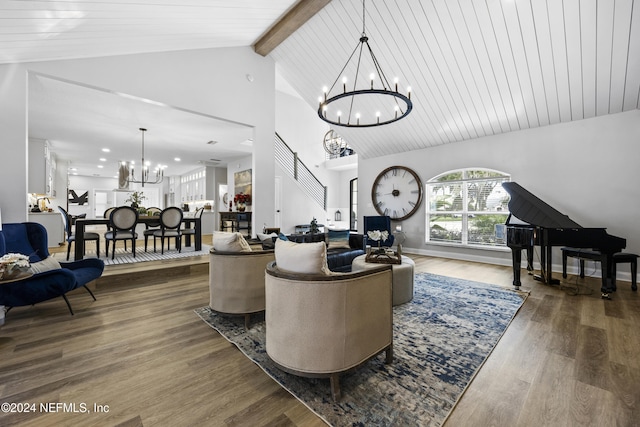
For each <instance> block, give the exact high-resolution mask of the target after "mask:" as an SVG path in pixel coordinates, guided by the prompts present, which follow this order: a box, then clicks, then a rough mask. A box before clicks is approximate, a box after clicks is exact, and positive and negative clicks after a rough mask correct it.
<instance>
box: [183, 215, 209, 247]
mask: <svg viewBox="0 0 640 427" xmlns="http://www.w3.org/2000/svg"><path fill="white" fill-rule="evenodd" d="M202 212H204V208H198V209H196V211H195V212H194V213H193V217H194V218H202ZM180 232H181V233H182V235H183V236H187V237H186V246H190V245H191V236H195V234H196V228H195V224H194V226H193V227H189V228H186V225H185V228H183V229H182V230H180Z"/></svg>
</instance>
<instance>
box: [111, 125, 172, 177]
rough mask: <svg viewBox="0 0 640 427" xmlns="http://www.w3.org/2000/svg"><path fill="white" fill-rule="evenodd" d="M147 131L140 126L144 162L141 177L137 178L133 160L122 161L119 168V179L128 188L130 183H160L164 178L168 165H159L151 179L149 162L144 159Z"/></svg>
mask: <svg viewBox="0 0 640 427" xmlns="http://www.w3.org/2000/svg"><path fill="white" fill-rule="evenodd" d="M146 131H147V129H145V128H140V132H142V162H141V168H142V171H141V173H140V179H136V178H135V170H134V168H133V165H134V163H133V162H121V163H120V170H119V181H120V182H122V181H125V182H126V188H128V187H129V184H130V183H135V184H142V187H144V185H145V184H159V183H161V182H162V180H163V179H164V168H165V167H166V166H162V165H158V166H157V167H156V168H155V169H154V172H155V178H154V179H152V180H150V179H149V164H148V163H145V161H144V133H145V132H146Z"/></svg>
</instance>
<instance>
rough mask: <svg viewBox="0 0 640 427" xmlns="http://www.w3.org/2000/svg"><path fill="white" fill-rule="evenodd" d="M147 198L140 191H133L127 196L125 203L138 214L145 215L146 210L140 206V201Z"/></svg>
mask: <svg viewBox="0 0 640 427" xmlns="http://www.w3.org/2000/svg"><path fill="white" fill-rule="evenodd" d="M146 198H147V197H146V196H145V195H144V193H143V192H142V191H134V192H133V193H131V194H130V195H129V197H128V198H127V200H125V203H130V206H131V207H132V208H133V209H135V210H137V211H138V213H141V214H145V213H147V208H145V207H143V206H141V204H142V201H143V200H144V199H146Z"/></svg>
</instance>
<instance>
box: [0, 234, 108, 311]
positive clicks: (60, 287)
mask: <svg viewBox="0 0 640 427" xmlns="http://www.w3.org/2000/svg"><path fill="white" fill-rule="evenodd" d="M7 253H21V254H24V255H28V256H29V260H30V261H31V262H38V261H42V260H43V259H45V258H47V257H48V256H49V250H48V249H47V230H46V229H45V228H44V227H43V226H42V225H41V224H38V223H35V222H23V223H11V224H2V230H0V256H2V255H4V254H7ZM60 266H61V267H62V268H59V269H55V270H49V271H44V272H42V273H37V274H34V275H33V276H31V277H28V278H25V279H22V280H18V281H16V282H11V283H5V284H0V305H4V306H6V307H8V308H9V309H11V308H12V307H20V306H25V305H33V304H36V303H39V302H42V301H47V300H50V299H53V298H57V297H62V298H64V300H65V302H66V303H67V307H68V308H69V312H71V314H72V315H73V309H72V308H71V304H70V303H69V299H68V298H67V296H66V293H67V292H69V291H71V290H73V289H76V288H79V287H81V286H83V287H84V288H85V289H86V290H87V292H89V294H90V295H91V297H93V299H94V301H95V299H96V297H95V296H94V295H93V292H91V290H90V289H89V288H87V287H86V286H85V285H86V284H87V283H89V282H91V281H93V280H95V279H97V278H98V277H100V276H101V275H102V272H103V271H104V262H103V261H102V260H100V259H97V258H88V259H83V260H80V261H74V262H61V263H60Z"/></svg>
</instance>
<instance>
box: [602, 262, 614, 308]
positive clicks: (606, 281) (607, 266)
mask: <svg viewBox="0 0 640 427" xmlns="http://www.w3.org/2000/svg"><path fill="white" fill-rule="evenodd" d="M600 268H601V269H602V288H601V289H600V292H601V294H602V298H603V299H611V296H610V295H609V294H610V293H611V292H615V290H616V286H615V284H614V282H613V256H612V255H611V254H603V255H602V258H601V259H600Z"/></svg>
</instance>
